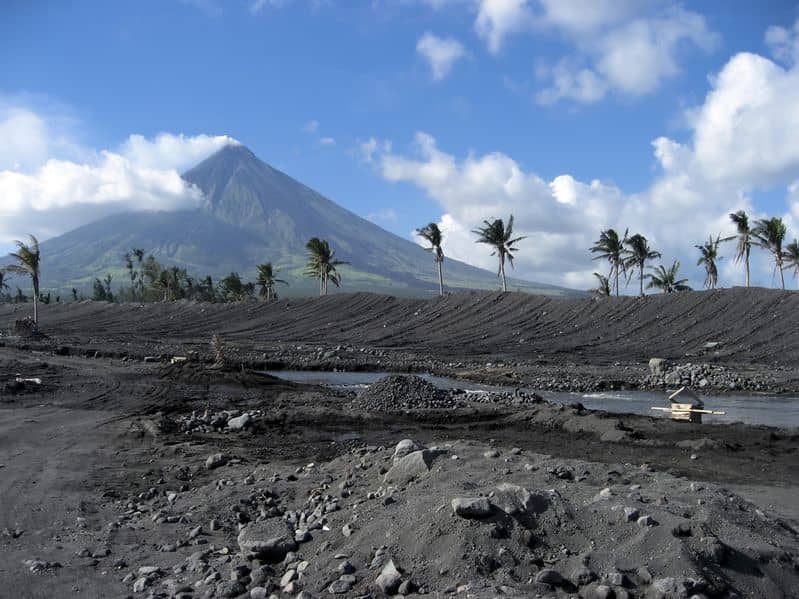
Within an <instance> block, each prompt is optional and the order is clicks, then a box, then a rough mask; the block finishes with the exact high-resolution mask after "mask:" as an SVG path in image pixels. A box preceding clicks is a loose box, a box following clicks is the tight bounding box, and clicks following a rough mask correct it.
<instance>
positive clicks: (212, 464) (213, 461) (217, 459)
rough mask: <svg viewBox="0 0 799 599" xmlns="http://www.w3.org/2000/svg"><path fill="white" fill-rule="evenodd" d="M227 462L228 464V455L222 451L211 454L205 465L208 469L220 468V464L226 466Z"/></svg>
mask: <svg viewBox="0 0 799 599" xmlns="http://www.w3.org/2000/svg"><path fill="white" fill-rule="evenodd" d="M225 464H227V457H226V456H225V455H224V454H222V453H214V454H211V455H209V456H208V458H207V459H206V460H205V467H206V468H207V469H208V470H213V469H214V468H219V467H220V466H224V465H225Z"/></svg>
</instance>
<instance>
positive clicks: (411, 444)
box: [394, 439, 424, 463]
mask: <svg viewBox="0 0 799 599" xmlns="http://www.w3.org/2000/svg"><path fill="white" fill-rule="evenodd" d="M422 449H424V446H423V445H421V444H420V443H417V442H416V441H414V440H413V439H403V440H402V441H400V442H399V443H397V446H396V447H395V448H394V462H395V463H396V462H397V460H399V459H401V458H404V457H405V456H406V455H408V454H409V453H413V452H414V451H421V450H422Z"/></svg>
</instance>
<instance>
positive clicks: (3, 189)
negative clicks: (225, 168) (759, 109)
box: [0, 107, 238, 244]
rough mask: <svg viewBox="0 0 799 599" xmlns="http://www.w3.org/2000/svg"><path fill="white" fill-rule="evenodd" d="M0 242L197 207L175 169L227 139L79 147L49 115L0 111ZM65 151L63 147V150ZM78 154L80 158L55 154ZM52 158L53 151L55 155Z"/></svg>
mask: <svg viewBox="0 0 799 599" xmlns="http://www.w3.org/2000/svg"><path fill="white" fill-rule="evenodd" d="M0 117H2V118H0V132H2V133H4V134H5V135H3V136H2V137H3V140H4V144H3V145H4V146H5V149H8V148H11V150H9V151H5V149H4V154H3V155H2V156H0V198H2V202H0V243H4V244H7V243H8V241H9V240H11V239H16V238H19V237H20V236H23V235H25V234H27V233H33V234H35V235H37V236H38V237H39V238H40V239H42V240H43V239H47V238H49V237H52V236H55V235H58V234H61V233H64V232H66V231H68V230H70V229H73V228H75V227H78V226H80V225H83V224H86V223H88V222H91V221H93V220H97V219H98V218H101V217H103V216H107V215H109V214H112V213H115V212H120V211H130V210H179V209H182V208H191V207H195V206H198V205H199V204H200V203H201V202H202V194H201V193H200V192H199V190H198V189H196V188H194V187H190V186H189V185H188V184H186V182H185V181H183V179H182V178H181V177H180V174H179V172H180V171H182V170H185V169H186V168H188V167H190V166H193V165H194V164H196V163H197V162H199V161H201V160H202V159H204V158H206V157H207V156H208V155H210V154H212V153H213V152H214V151H216V150H218V149H219V148H221V147H223V146H225V145H227V144H235V143H238V142H236V141H235V140H234V139H232V138H230V137H227V136H216V137H212V136H208V135H198V136H185V135H171V134H167V133H162V134H159V135H157V136H156V137H155V138H153V139H147V138H145V137H143V136H140V135H131V136H130V137H129V138H128V139H127V140H126V141H125V142H124V143H123V144H122V145H121V146H120V147H119V148H117V149H115V150H101V151H94V150H90V149H87V148H80V149H76V147H77V146H76V145H75V144H74V143H72V142H71V141H70V140H69V139H68V138H65V137H64V136H63V134H62V133H63V132H60V131H59V130H58V127H57V126H54V125H53V123H52V122H50V121H49V120H48V119H47V118H45V117H42V116H41V115H39V114H37V113H35V112H34V111H32V110H30V109H27V108H24V107H19V108H15V109H11V110H6V111H5V112H4V113H2V114H1V115H0ZM64 148H67V151H65V152H62V151H60V150H63V149H64ZM65 153H66V154H70V155H79V156H82V157H83V159H82V160H78V159H75V158H71V159H70V158H64V157H61V156H58V155H59V154H65ZM54 155H55V156H54Z"/></svg>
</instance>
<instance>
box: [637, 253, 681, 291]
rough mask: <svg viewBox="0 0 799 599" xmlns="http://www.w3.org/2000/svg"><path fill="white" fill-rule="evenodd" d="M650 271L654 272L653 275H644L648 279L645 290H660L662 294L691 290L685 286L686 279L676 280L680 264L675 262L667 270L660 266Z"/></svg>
mask: <svg viewBox="0 0 799 599" xmlns="http://www.w3.org/2000/svg"><path fill="white" fill-rule="evenodd" d="M652 270H653V271H654V272H653V273H649V274H647V275H646V277H647V278H648V279H649V283H647V285H646V288H647V289H660V290H661V291H663V293H673V292H675V291H690V290H691V288H690V287H689V286H688V285H686V283H687V282H688V279H678V278H677V272H678V271H679V270H680V263H679V262H677V261H676V260H675V261H674V262H673V263H672V265H671V266H670V267H669V268H668V269H666V267H665V266H663V265H662V264H661V265H660V266H658V267H657V268H653V269H652Z"/></svg>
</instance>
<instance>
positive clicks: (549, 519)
mask: <svg viewBox="0 0 799 599" xmlns="http://www.w3.org/2000/svg"><path fill="white" fill-rule="evenodd" d="M796 297H797V296H796V295H795V294H792V293H781V292H770V291H763V290H757V291H756V290H738V289H736V290H730V291H722V292H714V293H687V294H679V295H678V296H675V297H656V298H655V297H650V298H646V299H643V300H638V299H633V298H622V299H618V300H616V299H610V300H603V301H594V300H590V299H585V300H549V299H546V298H539V297H531V296H521V295H516V294H508V295H504V296H503V295H496V294H465V295H459V296H452V297H448V298H444V299H441V300H428V301H419V300H397V299H394V298H388V297H382V296H374V295H369V294H356V295H342V296H332V297H328V298H323V299H319V300H291V301H281V302H278V303H275V304H272V305H263V304H241V305H234V306H230V305H201V304H185V303H176V304H158V305H152V304H150V305H133V304H130V305H104V304H96V303H92V302H86V303H82V304H76V305H68V306H67V305H64V306H58V305H51V306H45V307H44V309H43V311H42V329H43V331H44V332H45V334H46V337H44V338H39V339H22V338H12V337H2V338H0V344H2V346H1V347H0V414H2V418H1V419H0V475H2V476H0V507H1V508H2V509H0V531H2V533H3V534H2V536H0V548H1V549H2V555H3V559H2V560H0V580H2V582H3V585H2V588H0V596H3V597H5V596H8V597H51V596H53V595H63V594H68V595H70V596H75V597H127V596H131V597H252V598H256V597H270V596H274V597H280V598H282V597H305V598H308V597H383V596H387V595H391V596H393V595H403V596H418V597H444V596H456V597H503V596H516V597H584V598H589V597H618V598H621V597H686V598H688V597H709V598H712V597H797V596H799V509H797V503H796V497H797V496H799V459H797V450H796V448H797V443H799V431H797V430H796V429H790V428H769V427H765V426H748V425H744V424H740V423H738V424H736V423H728V424H712V425H708V424H705V425H691V424H685V423H676V422H671V421H669V420H666V419H664V418H660V417H649V416H635V415H630V414H623V413H607V412H595V411H591V410H587V409H585V408H584V407H583V406H582V405H580V404H579V403H577V402H575V403H574V404H573V405H570V406H569V405H566V406H561V405H554V404H550V403H547V402H545V401H542V400H541V399H540V398H539V397H537V396H535V395H534V394H531V393H525V392H516V393H499V394H494V395H490V394H489V395H480V396H472V395H470V394H462V393H458V392H457V391H451V390H450V391H445V390H442V389H436V388H435V387H433V386H431V385H430V384H429V383H427V382H425V381H423V380H421V379H418V378H416V377H407V376H406V377H393V378H389V379H387V380H382V381H379V382H378V383H375V384H374V385H372V386H370V387H368V388H365V389H362V390H360V391H354V390H347V389H334V388H329V387H323V386H317V385H305V384H299V383H291V382H288V381H284V380H281V379H278V378H274V377H269V376H266V375H263V374H259V372H258V371H260V370H266V369H267V368H269V369H273V368H274V369H280V368H305V369H308V368H313V369H333V368H338V369H349V370H356V369H360V370H374V371H388V372H392V371H393V372H396V371H404V372H407V371H419V372H422V371H426V372H435V373H438V374H446V375H449V376H452V377H456V378H461V379H463V380H464V381H465V380H467V379H468V380H482V381H493V382H502V383H504V384H507V385H510V386H511V387H512V386H514V385H518V386H525V387H533V388H535V387H539V388H541V389H545V388H569V389H585V390H587V389H597V388H600V389H601V388H604V389H608V388H619V387H625V388H647V389H665V388H666V387H668V386H669V384H670V383H668V382H667V381H666V380H665V379H666V378H668V377H671V378H670V379H669V381H671V382H674V381H675V380H677V381H679V382H685V380H687V381H689V382H691V381H693V382H694V383H695V386H698V385H699V383H700V382H701V381H703V380H704V381H706V382H705V383H703V384H702V388H703V390H705V391H707V392H718V393H725V392H728V391H730V390H731V389H732V388H733V387H734V388H736V389H737V390H739V391H747V390H748V391H754V390H757V389H758V388H759V389H761V390H767V391H769V392H771V393H780V392H792V391H794V390H795V389H796V387H797V380H799V378H798V377H797V373H796V366H795V365H796V357H797V356H799V342H797V340H796V338H795V337H796V335H795V334H792V331H796V330H797V326H796V325H797V324H799V323H795V322H794V321H796V320H798V319H799V316H797V314H799V310H797V306H795V305H794V304H796V302H798V301H799V300H797V299H795V298H796ZM14 308H15V307H13V306H2V307H0V321H2V322H10V321H12V320H13V319H14V318H18V317H20V316H21V315H22V314H23V312H22V308H21V307H19V306H17V307H16V312H15V311H14ZM213 334H218V335H220V337H221V338H222V339H223V341H224V344H225V356H226V361H225V365H224V366H223V367H221V368H220V367H214V366H213V356H212V350H211V346H210V344H209V341H210V338H211V336H212V335H213ZM708 343H709V344H710V345H708ZM191 352H196V354H192V353H191ZM187 355H191V356H192V357H194V356H196V358H195V359H194V360H192V361H187V362H181V363H177V364H170V363H169V358H170V357H172V356H187ZM145 356H148V357H149V359H148V361H147V362H145V361H144V360H143V358H144V357H145ZM651 357H662V358H666V359H668V361H669V366H668V368H667V370H666V371H665V372H664V373H661V374H657V375H653V374H651V373H650V372H649V368H648V366H647V362H648V360H649V358H651ZM689 363H690V364H691V366H690V367H689V366H686V365H687V364H689ZM18 377H19V378H27V379H39V380H40V382H36V381H18V380H17V378H18ZM723 402H724V396H723V395H720V396H717V397H715V398H714V405H715V406H718V407H721V408H722V409H723Z"/></svg>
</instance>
